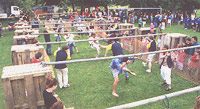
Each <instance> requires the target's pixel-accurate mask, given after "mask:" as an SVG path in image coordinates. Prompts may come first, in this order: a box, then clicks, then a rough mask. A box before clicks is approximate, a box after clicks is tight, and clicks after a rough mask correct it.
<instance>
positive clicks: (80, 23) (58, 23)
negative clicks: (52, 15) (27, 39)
mask: <svg viewBox="0 0 200 109" xmlns="http://www.w3.org/2000/svg"><path fill="white" fill-rule="evenodd" d="M90 22H101V21H90ZM90 22H65V23H47V24H32V25H56V24H72V23H73V24H77V23H80V24H82V23H90ZM106 23H113V22H106Z"/></svg>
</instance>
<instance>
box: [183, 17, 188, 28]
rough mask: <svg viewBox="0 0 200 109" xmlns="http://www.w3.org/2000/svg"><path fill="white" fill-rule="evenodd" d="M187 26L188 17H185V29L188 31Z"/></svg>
mask: <svg viewBox="0 0 200 109" xmlns="http://www.w3.org/2000/svg"><path fill="white" fill-rule="evenodd" d="M187 24H188V21H187V17H185V18H184V28H185V29H187Z"/></svg>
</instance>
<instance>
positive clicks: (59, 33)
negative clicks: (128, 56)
mask: <svg viewBox="0 0 200 109" xmlns="http://www.w3.org/2000/svg"><path fill="white" fill-rule="evenodd" d="M134 29H136V28H129V29H117V30H99V31H79V32H63V33H58V32H54V33H32V35H40V34H78V33H98V32H114V31H115V32H116V31H128V30H134Z"/></svg>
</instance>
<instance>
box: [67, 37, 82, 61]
mask: <svg viewBox="0 0 200 109" xmlns="http://www.w3.org/2000/svg"><path fill="white" fill-rule="evenodd" d="M74 37H75V35H74V34H66V35H65V36H64V38H65V39H66V41H69V42H68V46H69V50H70V59H72V55H73V54H74V51H73V47H74V49H75V50H76V53H77V54H79V51H78V48H77V46H76V44H75V42H74Z"/></svg>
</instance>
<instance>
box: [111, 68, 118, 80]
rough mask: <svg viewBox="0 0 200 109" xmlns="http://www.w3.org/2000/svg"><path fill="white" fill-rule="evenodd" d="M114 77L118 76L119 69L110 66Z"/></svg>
mask: <svg viewBox="0 0 200 109" xmlns="http://www.w3.org/2000/svg"><path fill="white" fill-rule="evenodd" d="M110 69H111V71H112V74H113V77H114V78H118V74H119V71H118V69H116V68H110Z"/></svg>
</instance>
